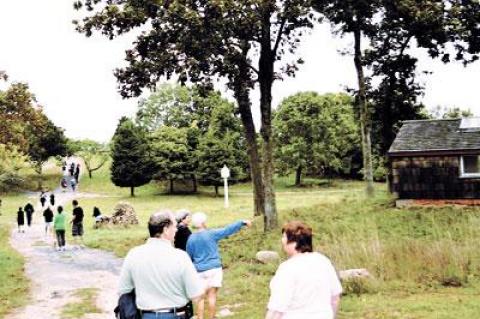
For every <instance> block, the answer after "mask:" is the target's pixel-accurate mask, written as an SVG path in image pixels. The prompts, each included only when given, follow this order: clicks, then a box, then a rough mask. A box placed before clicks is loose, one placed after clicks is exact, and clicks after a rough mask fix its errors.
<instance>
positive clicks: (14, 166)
mask: <svg viewBox="0 0 480 319" xmlns="http://www.w3.org/2000/svg"><path fill="white" fill-rule="evenodd" d="M27 167H29V163H28V157H27V156H26V155H24V154H22V153H21V152H19V151H18V150H17V149H16V147H7V146H6V145H4V144H0V191H1V192H5V191H12V190H14V189H16V188H19V187H20V186H21V185H22V184H23V182H24V179H23V177H22V176H21V174H20V170H22V169H24V168H27Z"/></svg>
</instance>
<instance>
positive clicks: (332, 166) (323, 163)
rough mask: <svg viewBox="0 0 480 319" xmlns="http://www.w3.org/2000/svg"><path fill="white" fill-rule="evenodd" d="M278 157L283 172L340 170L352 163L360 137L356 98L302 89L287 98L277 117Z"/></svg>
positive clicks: (299, 175)
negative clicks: (356, 114) (355, 114)
mask: <svg viewBox="0 0 480 319" xmlns="http://www.w3.org/2000/svg"><path fill="white" fill-rule="evenodd" d="M274 127H275V132H276V133H275V135H276V139H277V144H278V146H277V149H276V152H275V153H276V157H277V158H276V159H277V161H278V162H279V163H278V167H279V168H280V169H281V171H283V172H295V173H296V178H295V184H296V185H300V184H301V178H302V174H305V173H314V174H319V173H320V172H325V173H327V172H329V171H331V172H340V171H342V169H344V168H346V167H350V166H351V165H350V164H351V160H352V155H353V153H354V150H355V149H356V146H357V145H359V143H360V139H359V134H358V126H357V123H356V122H355V119H354V114H353V99H352V98H351V97H350V96H349V95H347V94H344V93H340V94H325V95H319V94H318V93H316V92H302V93H297V94H295V95H292V96H289V97H287V98H286V99H284V100H283V101H282V102H281V103H280V106H279V107H278V110H277V111H276V112H275V118H274Z"/></svg>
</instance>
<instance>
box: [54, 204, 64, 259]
mask: <svg viewBox="0 0 480 319" xmlns="http://www.w3.org/2000/svg"><path fill="white" fill-rule="evenodd" d="M53 228H54V229H55V235H56V236H57V247H58V248H57V250H58V251H65V214H63V207H62V206H58V207H57V215H55V219H54V221H53Z"/></svg>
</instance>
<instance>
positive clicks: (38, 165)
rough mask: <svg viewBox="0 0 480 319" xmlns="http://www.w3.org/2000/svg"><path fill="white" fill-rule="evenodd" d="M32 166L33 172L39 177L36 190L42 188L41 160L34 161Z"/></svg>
mask: <svg viewBox="0 0 480 319" xmlns="http://www.w3.org/2000/svg"><path fill="white" fill-rule="evenodd" d="M34 167H35V172H36V173H37V174H38V177H39V179H38V184H37V187H38V190H42V189H43V177H42V172H43V162H41V163H36V164H35V165H34Z"/></svg>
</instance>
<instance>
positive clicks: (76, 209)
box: [70, 200, 83, 247]
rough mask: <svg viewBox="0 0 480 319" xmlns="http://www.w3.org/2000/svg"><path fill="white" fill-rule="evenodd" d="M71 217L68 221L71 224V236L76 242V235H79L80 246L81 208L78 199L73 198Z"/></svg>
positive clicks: (81, 234) (81, 237)
mask: <svg viewBox="0 0 480 319" xmlns="http://www.w3.org/2000/svg"><path fill="white" fill-rule="evenodd" d="M72 204H73V212H72V215H73V219H72V220H71V221H70V223H71V224H72V236H73V241H74V242H75V243H77V244H78V237H80V241H81V243H82V244H81V246H83V209H82V208H81V207H80V206H78V201H76V200H73V201H72ZM81 246H80V247H81Z"/></svg>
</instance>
